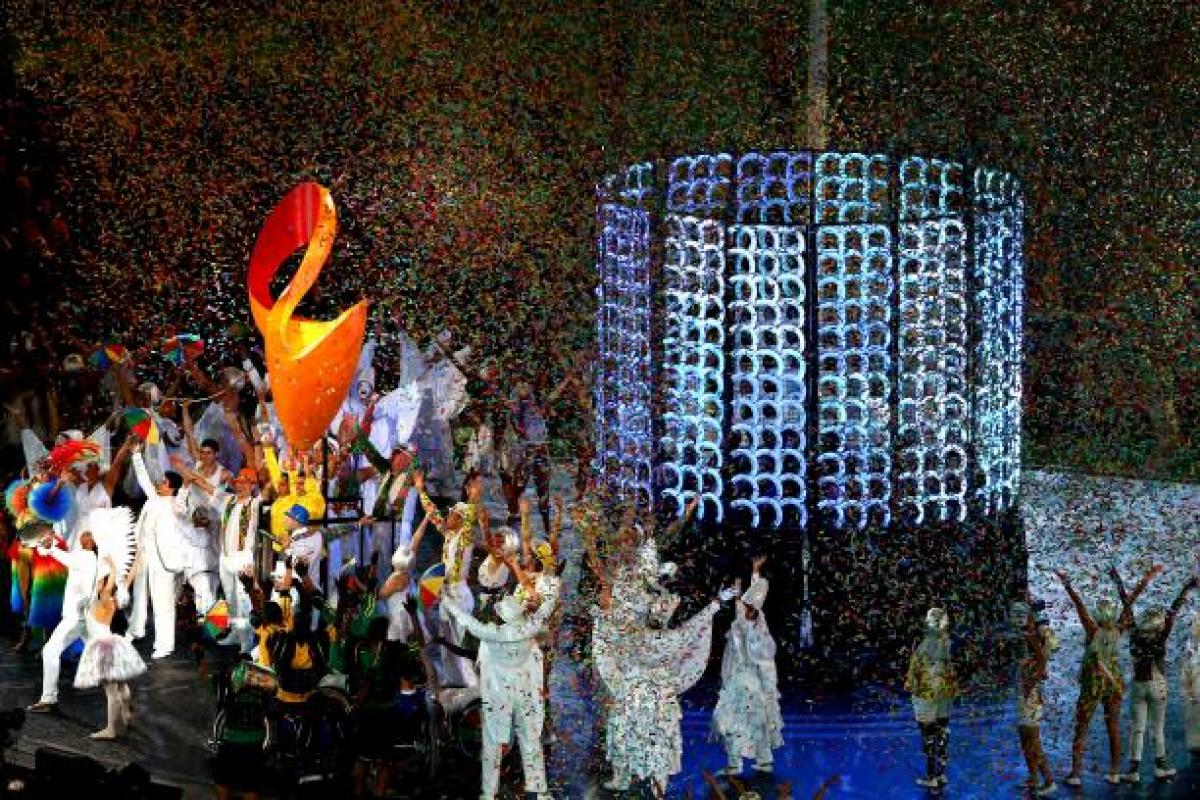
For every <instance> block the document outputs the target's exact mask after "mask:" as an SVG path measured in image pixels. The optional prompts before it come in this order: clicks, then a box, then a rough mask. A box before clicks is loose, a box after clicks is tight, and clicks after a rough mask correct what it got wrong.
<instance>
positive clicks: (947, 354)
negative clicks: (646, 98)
mask: <svg viewBox="0 0 1200 800" xmlns="http://www.w3.org/2000/svg"><path fill="white" fill-rule="evenodd" d="M597 203H598V208H597V211H598V215H599V219H598V221H599V228H600V231H599V240H598V268H599V273H600V274H599V278H600V281H599V289H598V295H599V307H598V312H597V321H596V325H597V331H596V332H597V340H598V357H599V360H598V364H597V380H596V399H597V403H596V406H595V408H596V419H595V426H596V427H595V441H596V445H597V447H596V467H597V471H598V474H599V476H600V478H601V481H602V482H603V483H604V484H606V485H607V486H608V487H609V488H610V489H612V490H615V491H617V492H618V493H622V494H626V495H629V496H631V497H635V498H637V499H638V500H640V501H641V502H645V503H651V502H653V503H655V504H656V505H657V507H658V508H660V509H661V510H663V511H664V512H667V513H679V512H681V511H682V509H683V507H684V506H685V505H686V504H687V502H688V501H689V500H690V499H692V498H693V497H696V496H697V495H699V496H700V497H701V499H702V503H701V506H700V511H699V514H698V517H699V520H700V522H701V523H702V524H704V525H723V526H724V525H736V526H738V527H739V528H742V529H753V530H760V531H772V532H787V531H789V530H805V529H807V528H808V527H809V526H810V525H814V524H819V525H820V526H821V527H822V528H825V527H829V528H857V529H872V530H878V529H892V528H895V527H903V526H910V527H920V526H924V525H928V524H933V523H936V524H954V523H961V522H965V521H967V520H969V519H974V518H986V517H995V516H997V515H999V514H1001V513H1002V512H1005V511H1007V510H1009V509H1011V508H1013V507H1014V505H1015V503H1016V497H1017V491H1018V486H1019V477H1020V444H1021V439H1020V428H1021V425H1020V422H1021V420H1020V411H1021V406H1020V401H1021V349H1022V343H1021V329H1022V304H1023V296H1024V286H1023V254H1022V249H1023V248H1022V237H1023V234H1022V231H1023V201H1022V197H1021V192H1020V189H1019V187H1018V184H1017V181H1016V180H1015V179H1014V177H1013V176H1012V175H1010V174H1007V173H1004V172H1001V171H997V170H993V169H990V168H988V167H986V166H981V165H967V164H965V163H962V162H958V161H953V160H942V159H935V158H923V157H918V156H902V157H896V156H893V155H886V154H865V153H840V152H820V151H810V150H797V151H779V152H753V153H745V154H741V155H736V154H730V153H716V154H706V155H697V156H685V157H680V158H676V159H674V160H673V161H670V162H669V163H668V162H659V163H641V164H635V165H633V166H631V167H629V168H628V169H627V170H626V171H625V172H624V173H621V174H619V175H614V176H611V177H610V178H608V179H607V180H606V181H605V182H604V183H603V184H602V185H601V186H600V187H599V189H598V195H597Z"/></svg>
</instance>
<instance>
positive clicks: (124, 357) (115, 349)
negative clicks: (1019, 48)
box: [88, 344, 129, 369]
mask: <svg viewBox="0 0 1200 800" xmlns="http://www.w3.org/2000/svg"><path fill="white" fill-rule="evenodd" d="M128 360H129V351H128V350H126V349H125V348H124V347H123V346H121V345H119V344H102V345H100V346H99V347H97V348H96V349H95V350H93V351H92V352H91V355H89V356H88V363H89V364H91V365H92V366H93V367H95V368H96V369H108V368H109V367H111V366H112V365H113V364H124V363H125V362H126V361H128Z"/></svg>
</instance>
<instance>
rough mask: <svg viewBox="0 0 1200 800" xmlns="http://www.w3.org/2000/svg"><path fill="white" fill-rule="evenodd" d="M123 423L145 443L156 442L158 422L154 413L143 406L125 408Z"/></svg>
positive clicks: (157, 439)
mask: <svg viewBox="0 0 1200 800" xmlns="http://www.w3.org/2000/svg"><path fill="white" fill-rule="evenodd" d="M124 417H125V425H126V427H128V428H129V430H130V432H132V433H135V434H137V436H138V437H139V438H140V439H141V440H142V441H143V442H145V443H146V444H158V441H159V437H158V424H157V423H156V422H155V421H154V415H153V414H151V413H150V412H149V411H147V410H146V409H144V408H127V409H125V414H124Z"/></svg>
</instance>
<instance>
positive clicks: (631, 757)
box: [592, 539, 737, 796]
mask: <svg viewBox="0 0 1200 800" xmlns="http://www.w3.org/2000/svg"><path fill="white" fill-rule="evenodd" d="M661 569H662V565H660V564H659V562H658V555H657V550H656V548H655V547H654V542H653V539H648V540H647V541H646V542H645V543H644V544H643V545H642V547H641V549H640V551H639V558H638V561H637V562H636V563H635V564H631V565H623V566H621V567H619V568H618V570H617V572H616V579H615V580H614V581H613V583H612V586H611V590H610V591H607V592H603V591H602V603H601V606H600V607H599V608H597V609H595V610H594V612H593V613H594V615H595V626H594V629H593V630H594V632H593V637H592V653H593V656H594V659H595V663H596V670H597V672H598V673H599V674H600V677H601V679H602V680H603V681H604V683H605V686H606V687H607V688H608V690H609V692H610V693H611V694H612V697H613V708H612V710H611V711H610V713H609V717H608V721H607V750H608V759H609V763H610V764H611V766H612V772H613V776H612V779H611V780H610V781H609V782H608V783H606V784H605V787H606V788H608V789H610V790H614V791H627V790H628V789H629V787H630V785H631V783H632V782H633V781H635V780H642V779H646V780H649V781H650V782H651V784H652V786H653V788H654V790H655V791H656V792H657V793H658V796H663V794H664V793H665V791H666V786H667V782H668V781H669V780H670V777H671V776H672V775H674V774H676V773H678V772H679V770H680V769H681V768H682V755H683V734H682V731H681V729H680V724H681V721H682V717H683V713H682V710H681V709H680V706H679V695H680V694H682V693H683V692H685V691H687V690H688V689H689V688H691V687H692V686H693V685H694V684H695V683H696V681H698V680H699V679H700V676H701V675H703V674H704V667H705V665H706V664H707V663H708V654H709V651H710V649H711V646H712V621H713V616H715V615H716V613H717V610H718V609H719V607H720V606H719V602H725V601H727V600H729V599H731V598H732V597H733V596H734V595H736V593H737V592H736V590H735V589H732V588H730V589H723V590H722V591H721V593H720V595H719V596H718V599H717V600H714V601H713V602H712V603H710V604H709V605H708V606H707V607H705V608H704V609H703V610H701V611H700V612H699V613H698V614H696V615H695V616H693V617H692V618H691V619H689V620H687V621H685V622H684V623H683V624H681V625H680V626H678V627H676V628H669V627H667V626H668V624H669V622H670V619H671V617H672V616H673V615H674V613H675V609H676V608H677V607H678V605H679V598H678V597H676V596H674V595H672V594H671V593H669V592H662V591H655V589H656V588H657V587H656V586H655V582H656V579H657V577H658V575H659V574H660V573H661ZM606 596H607V597H609V598H610V599H609V601H608V602H607V606H608V607H607V608H605V602H604V600H603V598H604V597H606Z"/></svg>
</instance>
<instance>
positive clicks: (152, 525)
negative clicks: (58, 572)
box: [129, 446, 191, 659]
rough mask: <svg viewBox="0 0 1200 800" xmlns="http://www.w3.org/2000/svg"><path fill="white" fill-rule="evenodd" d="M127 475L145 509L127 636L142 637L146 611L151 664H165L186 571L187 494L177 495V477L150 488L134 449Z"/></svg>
mask: <svg viewBox="0 0 1200 800" xmlns="http://www.w3.org/2000/svg"><path fill="white" fill-rule="evenodd" d="M133 470H134V474H135V475H136V476H137V482H138V486H139V487H141V490H142V492H143V493H144V494H145V495H146V504H145V505H144V506H142V513H141V514H140V515H139V516H138V520H137V527H136V531H137V542H138V548H139V549H140V550H141V551H142V568H141V570H140V571H139V572H138V574H137V576H136V579H135V581H134V584H133V610H132V613H131V614H130V617H129V635H130V637H131V638H132V639H134V640H136V639H141V638H143V637H144V636H145V635H146V619H147V616H148V612H147V606H151V607H152V608H153V613H154V649H153V652H152V653H151V658H155V659H160V658H166V657H167V656H169V655H171V653H173V652H174V651H175V595H176V592H177V589H178V584H179V578H180V575H181V574H182V573H183V570H184V568H185V567H186V566H187V565H186V558H187V550H186V547H185V546H184V539H183V532H182V528H183V526H184V525H187V524H190V516H191V514H190V509H189V507H188V506H189V504H188V497H189V493H188V492H183V491H180V489H181V488H182V486H183V477H182V476H181V475H180V474H179V473H177V472H168V473H167V474H166V475H165V476H164V478H163V480H162V481H161V482H160V483H159V484H158V485H157V486H156V485H155V484H154V483H153V482H152V481H151V480H150V474H149V473H148V472H147V471H146V463H145V461H144V460H143V459H142V453H141V448H140V446H137V449H135V451H134V454H133Z"/></svg>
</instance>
